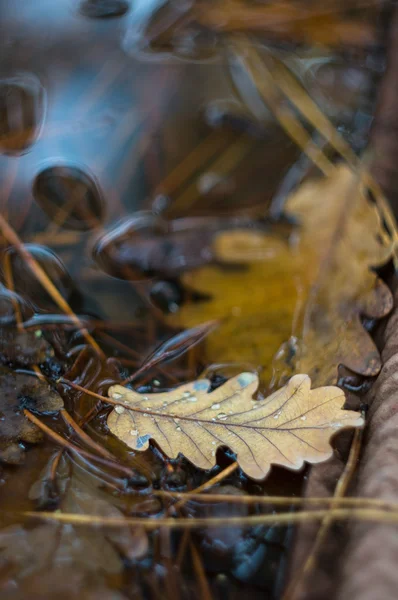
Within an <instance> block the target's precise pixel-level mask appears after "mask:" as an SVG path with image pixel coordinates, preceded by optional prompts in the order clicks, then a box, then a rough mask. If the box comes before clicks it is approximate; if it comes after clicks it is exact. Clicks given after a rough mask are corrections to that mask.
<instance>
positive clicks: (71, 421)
mask: <svg viewBox="0 0 398 600" xmlns="http://www.w3.org/2000/svg"><path fill="white" fill-rule="evenodd" d="M60 412H61V416H62V418H63V420H64V421H65V423H67V424H68V425H69V426H70V427H71V429H72V430H73V431H74V432H75V434H76V435H77V436H78V437H79V438H80V439H81V440H82V441H83V442H84V443H85V444H87V446H89V447H90V448H92V449H93V450H94V451H95V452H97V453H98V454H99V455H100V456H103V457H104V458H107V459H109V460H115V457H114V456H112V454H111V453H110V452H108V451H107V450H105V448H103V447H102V446H100V445H99V444H97V443H96V442H94V440H92V439H91V437H90V436H89V435H87V433H86V432H85V431H83V429H82V428H81V427H80V426H79V425H78V424H77V423H76V421H74V419H72V417H71V416H70V414H69V413H68V411H66V410H65V409H62V410H61V411H60Z"/></svg>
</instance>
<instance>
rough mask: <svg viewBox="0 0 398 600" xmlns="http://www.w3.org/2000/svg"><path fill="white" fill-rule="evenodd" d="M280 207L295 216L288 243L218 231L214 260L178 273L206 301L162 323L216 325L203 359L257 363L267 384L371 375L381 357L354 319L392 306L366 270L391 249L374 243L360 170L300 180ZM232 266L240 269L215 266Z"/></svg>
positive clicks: (377, 231) (371, 209) (377, 228)
mask: <svg viewBox="0 0 398 600" xmlns="http://www.w3.org/2000/svg"><path fill="white" fill-rule="evenodd" d="M287 210H288V211H289V212H290V213H291V214H292V215H294V216H295V217H296V218H297V219H298V220H299V227H298V228H297V231H296V234H295V236H294V239H293V240H292V239H291V240H286V239H283V238H282V237H281V236H280V235H278V233H277V231H275V232H270V233H262V232H259V231H253V230H250V229H248V228H246V229H243V228H242V229H240V230H233V231H227V232H220V234H219V235H218V236H216V238H215V240H214V244H213V252H214V254H215V256H216V257H217V259H218V263H219V264H218V265H214V266H207V267H204V268H202V269H199V270H195V271H192V272H188V273H186V274H184V276H183V283H184V284H185V285H186V286H187V287H188V288H191V289H194V290H196V291H198V292H200V293H202V294H203V295H205V296H210V298H211V300H210V301H205V302H187V303H186V304H185V305H184V306H182V308H181V310H180V312H179V313H178V314H176V315H171V316H170V317H169V320H170V322H172V323H173V324H174V325H179V326H184V327H193V326H195V325H197V324H198V323H201V322H203V321H206V320H209V319H223V321H222V324H221V326H220V328H219V329H218V330H217V332H216V333H215V334H214V333H213V334H211V335H210V336H209V337H208V339H207V342H206V350H207V358H208V361H209V362H218V363H219V362H235V363H241V362H244V363H250V364H252V365H253V367H257V366H261V368H262V372H261V379H262V380H263V381H264V382H267V383H269V382H270V381H272V382H273V383H272V385H275V384H276V385H281V384H283V383H285V381H286V378H287V377H289V376H291V375H293V374H294V373H303V372H304V373H308V374H309V375H310V377H311V378H312V380H313V382H314V384H315V385H317V386H318V385H330V384H334V383H336V381H337V378H338V373H337V368H338V365H339V364H344V365H345V366H346V367H348V368H349V369H351V370H352V371H354V372H355V373H358V374H360V375H365V376H375V375H377V374H378V372H379V371H380V367H381V359H380V354H379V352H378V350H377V348H376V346H375V344H374V342H373V341H372V339H371V337H370V335H369V333H368V332H367V331H366V330H365V329H364V328H363V327H362V324H361V317H362V316H366V317H369V318H371V319H378V318H381V317H383V316H385V315H387V314H388V313H389V312H390V310H391V308H392V296H391V292H390V290H389V289H388V287H387V286H386V285H385V284H384V282H383V281H381V280H380V279H379V278H378V277H377V275H376V274H375V272H374V270H373V269H372V267H374V266H376V265H378V264H383V263H384V262H386V261H387V260H388V258H389V255H390V250H391V249H390V248H389V247H388V245H385V244H383V243H382V242H381V240H380V238H381V236H382V234H383V225H382V223H381V222H380V218H379V216H378V213H377V210H376V206H375V205H374V204H372V203H371V202H369V201H368V199H367V197H366V193H365V190H364V186H363V185H361V182H360V180H359V177H358V174H357V173H354V172H352V171H351V170H350V169H348V168H347V167H345V166H342V165H341V166H338V167H336V168H335V171H334V173H333V175H331V176H330V177H322V178H317V179H312V180H311V179H310V180H308V181H306V182H305V183H304V184H302V185H301V186H300V187H299V188H298V189H297V190H296V191H295V192H293V193H292V194H291V196H290V197H289V198H288V200H287ZM237 262H239V263H241V264H245V265H246V269H245V270H231V269H225V268H222V265H223V264H224V265H225V264H228V263H231V264H236V263H237ZM220 265H221V266H220ZM291 336H293V339H294V340H295V344H294V346H295V348H290V349H289V348H286V346H287V345H289V338H291ZM280 355H283V357H284V360H283V361H280V360H279V359H278V356H280ZM286 357H287V359H286ZM285 359H286V360H285Z"/></svg>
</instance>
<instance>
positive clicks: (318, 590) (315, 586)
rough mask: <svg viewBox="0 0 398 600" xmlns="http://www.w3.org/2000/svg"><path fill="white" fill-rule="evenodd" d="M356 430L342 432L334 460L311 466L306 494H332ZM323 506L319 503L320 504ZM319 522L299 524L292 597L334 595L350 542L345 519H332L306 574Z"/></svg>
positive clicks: (291, 573)
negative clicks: (341, 563) (304, 571)
mask: <svg viewBox="0 0 398 600" xmlns="http://www.w3.org/2000/svg"><path fill="white" fill-rule="evenodd" d="M351 438H352V434H350V433H349V432H347V433H346V434H341V435H340V436H339V438H338V439H337V440H336V443H335V452H334V455H333V456H332V458H331V459H330V460H328V461H327V462H325V463H321V464H319V465H315V466H314V467H312V468H311V471H310V475H309V479H308V484H307V486H306V490H305V496H306V497H319V498H330V497H332V496H333V494H334V490H335V488H336V485H337V482H338V480H339V478H340V477H341V475H342V473H343V470H344V466H345V459H346V457H347V455H348V449H349V446H350V441H351ZM343 457H344V458H343ZM313 508H315V507H314V506H313V505H312V506H310V505H309V506H304V507H303V510H311V509H313ZM318 508H319V507H318ZM319 528H320V524H319V522H308V523H303V524H302V525H300V526H299V527H298V528H297V532H296V536H295V543H294V547H293V552H292V556H291V560H290V568H289V578H288V581H287V587H286V588H285V589H286V590H287V589H289V592H291V589H290V584H292V582H294V588H293V589H294V593H293V595H292V596H290V595H289V596H288V597H289V600H290V599H293V598H294V600H304V599H305V600H319V598H328V600H329V599H331V598H333V595H334V590H335V582H336V580H337V578H338V573H339V568H340V557H341V548H342V547H343V546H344V543H345V542H346V539H345V527H344V526H342V524H341V523H332V524H331V526H330V528H329V530H328V533H327V534H326V537H325V539H324V541H323V543H322V545H321V547H320V549H319V551H317V553H316V564H315V567H314V569H313V570H311V574H310V576H309V577H308V578H307V577H303V575H302V571H303V567H304V565H305V563H306V560H307V558H308V556H309V555H310V554H311V550H312V548H313V545H314V543H315V540H316V537H317V533H318V531H319Z"/></svg>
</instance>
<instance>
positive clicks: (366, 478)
mask: <svg viewBox="0 0 398 600" xmlns="http://www.w3.org/2000/svg"><path fill="white" fill-rule="evenodd" d="M395 287H396V290H395V304H398V285H397V284H396V286H395ZM382 357H383V362H384V366H383V369H382V371H381V373H380V375H379V377H378V379H377V381H376V383H375V385H374V386H373V388H372V390H371V392H370V393H369V398H368V400H369V403H370V409H369V424H368V428H367V435H366V445H365V448H364V452H363V456H362V460H361V468H360V470H359V478H358V485H357V489H356V494H355V495H357V496H359V497H362V498H379V499H380V500H385V501H391V502H398V437H397V429H398V309H397V308H396V309H395V310H394V312H393V314H392V316H391V317H390V319H389V321H388V325H387V327H386V330H385V333H384V350H383V352H382ZM349 530H350V542H349V545H348V548H347V551H346V553H345V556H344V568H343V570H342V573H341V585H340V586H339V593H338V594H337V598H338V599H339V600H343V599H344V598H350V600H359V599H360V600H368V599H369V600H373V599H374V598H383V600H390V599H391V600H395V599H396V597H397V590H398V570H397V567H396V564H397V560H398V531H397V529H396V527H394V526H391V525H383V524H379V523H359V522H354V523H352V524H351V526H350V528H349Z"/></svg>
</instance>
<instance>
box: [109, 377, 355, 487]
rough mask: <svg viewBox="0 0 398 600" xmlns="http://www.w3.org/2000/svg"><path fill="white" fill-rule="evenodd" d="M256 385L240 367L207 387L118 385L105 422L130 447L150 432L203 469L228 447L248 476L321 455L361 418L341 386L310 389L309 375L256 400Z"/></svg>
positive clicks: (143, 444) (143, 445)
mask: <svg viewBox="0 0 398 600" xmlns="http://www.w3.org/2000/svg"><path fill="white" fill-rule="evenodd" d="M258 383H259V381H258V377H257V375H254V374H253V373H242V374H241V375H238V376H236V377H233V378H232V379H230V380H229V381H227V382H226V383H225V384H224V385H222V386H220V387H219V388H217V389H216V390H215V391H213V392H211V393H208V390H209V388H210V382H209V381H208V380H206V379H202V380H197V381H194V382H192V383H188V384H185V385H182V386H180V387H178V388H176V389H175V390H172V391H170V392H165V393H158V394H147V395H142V394H139V393H137V392H134V391H132V390H129V389H127V388H124V387H122V386H120V385H115V386H112V387H111V388H110V389H109V396H110V397H111V398H112V399H113V400H117V401H120V402H122V403H123V402H124V404H123V405H122V406H118V407H116V408H115V409H114V410H113V411H112V413H111V414H110V415H109V417H108V426H109V428H110V430H111V431H112V433H114V434H115V435H116V436H117V437H119V438H120V439H121V440H123V441H124V442H125V443H126V444H127V445H128V446H130V447H131V448H133V449H135V450H145V449H147V448H148V445H149V439H151V438H153V439H156V440H157V441H158V443H159V444H160V446H161V447H162V449H163V451H164V452H165V453H166V454H167V455H168V456H170V457H171V458H176V457H177V456H178V455H179V454H180V453H181V454H183V455H185V457H186V458H187V459H188V460H190V461H191V462H192V463H193V464H194V465H196V466H197V467H199V468H202V469H209V468H212V467H213V466H214V465H215V464H216V458H215V457H216V450H217V448H218V447H220V446H228V447H229V448H231V450H232V451H233V452H235V453H236V455H237V462H238V463H239V465H240V467H241V468H242V469H243V471H244V472H245V473H246V474H247V475H248V476H249V477H252V478H254V479H263V478H264V477H265V476H266V475H267V473H268V471H269V469H270V467H271V464H279V465H283V466H285V467H288V468H290V469H295V470H296V469H299V468H301V467H302V465H303V463H304V461H307V462H312V463H317V462H322V461H324V460H326V459H327V458H329V457H330V456H331V454H332V448H331V446H330V443H329V440H330V438H331V436H332V435H333V434H334V433H336V432H337V431H338V430H340V429H343V428H345V427H360V426H362V424H363V419H362V417H361V416H360V415H359V414H358V413H356V412H353V411H345V410H342V408H341V407H342V406H343V404H344V393H343V392H342V391H341V390H340V389H339V388H336V387H333V386H330V387H323V388H317V389H315V390H311V380H310V378H309V377H308V376H307V375H295V376H294V377H292V379H291V380H290V381H289V383H288V384H287V385H286V386H284V387H283V388H281V389H280V390H278V391H277V392H275V393H274V394H272V395H271V396H269V397H268V398H265V399H264V400H258V401H255V400H253V399H252V396H253V394H254V392H255V391H256V390H257V387H258Z"/></svg>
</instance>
